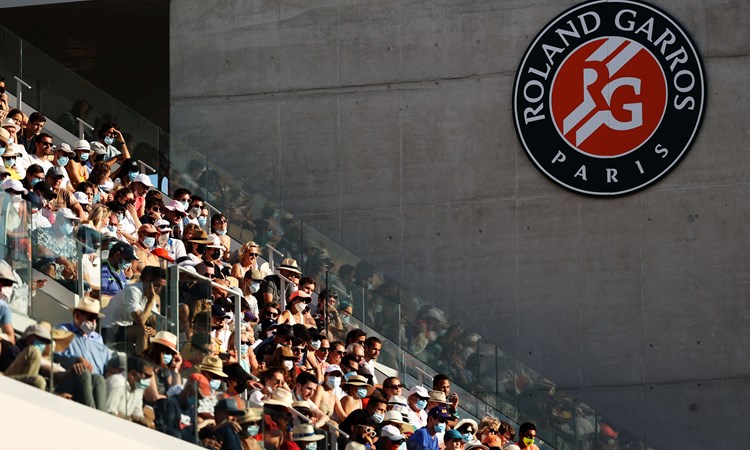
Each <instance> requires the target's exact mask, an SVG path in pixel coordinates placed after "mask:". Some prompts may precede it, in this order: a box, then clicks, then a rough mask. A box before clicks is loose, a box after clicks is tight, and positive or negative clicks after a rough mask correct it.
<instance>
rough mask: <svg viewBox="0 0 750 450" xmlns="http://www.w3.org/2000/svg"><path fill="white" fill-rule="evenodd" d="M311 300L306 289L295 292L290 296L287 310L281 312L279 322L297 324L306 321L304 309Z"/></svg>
mask: <svg viewBox="0 0 750 450" xmlns="http://www.w3.org/2000/svg"><path fill="white" fill-rule="evenodd" d="M311 301H312V299H311V298H310V294H308V293H306V292H305V291H295V292H293V293H292V295H290V296H289V304H288V305H287V309H286V311H284V312H283V313H282V314H281V317H279V324H282V323H288V324H289V325H295V324H298V323H304V322H305V315H304V311H305V308H307V305H309V304H310V302H311Z"/></svg>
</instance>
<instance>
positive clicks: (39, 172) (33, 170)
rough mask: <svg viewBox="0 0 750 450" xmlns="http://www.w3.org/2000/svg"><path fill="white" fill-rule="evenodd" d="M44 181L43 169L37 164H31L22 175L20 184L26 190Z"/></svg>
mask: <svg viewBox="0 0 750 450" xmlns="http://www.w3.org/2000/svg"><path fill="white" fill-rule="evenodd" d="M42 181H44V169H42V166H40V165H39V164H32V165H30V166H29V167H27V168H26V176H24V178H23V181H22V184H23V187H25V188H26V189H28V190H31V189H32V188H33V187H34V185H36V184H37V183H39V182H42Z"/></svg>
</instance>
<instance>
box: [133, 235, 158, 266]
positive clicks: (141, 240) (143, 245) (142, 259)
mask: <svg viewBox="0 0 750 450" xmlns="http://www.w3.org/2000/svg"><path fill="white" fill-rule="evenodd" d="M158 236H159V232H158V231H157V230H156V227H155V226H153V225H150V224H145V225H141V227H140V228H139V229H138V240H137V241H136V243H135V244H134V245H133V249H134V250H135V255H136V256H137V257H138V259H137V260H136V261H135V262H134V263H133V272H135V273H141V272H142V271H143V269H144V268H145V267H147V266H151V267H159V258H157V257H156V256H154V255H152V254H151V250H152V249H153V248H154V246H155V245H156V238H157V237H158Z"/></svg>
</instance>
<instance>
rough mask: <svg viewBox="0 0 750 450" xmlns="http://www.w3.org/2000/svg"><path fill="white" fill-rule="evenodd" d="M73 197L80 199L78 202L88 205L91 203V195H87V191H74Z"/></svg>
mask: <svg viewBox="0 0 750 450" xmlns="http://www.w3.org/2000/svg"><path fill="white" fill-rule="evenodd" d="M73 197H75V198H76V200H78V203H80V204H82V205H88V204H89V196H88V195H86V193H85V192H78V191H76V192H73Z"/></svg>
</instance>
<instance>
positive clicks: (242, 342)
mask: <svg viewBox="0 0 750 450" xmlns="http://www.w3.org/2000/svg"><path fill="white" fill-rule="evenodd" d="M240 343H241V344H242V345H250V344H252V342H250V341H240Z"/></svg>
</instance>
